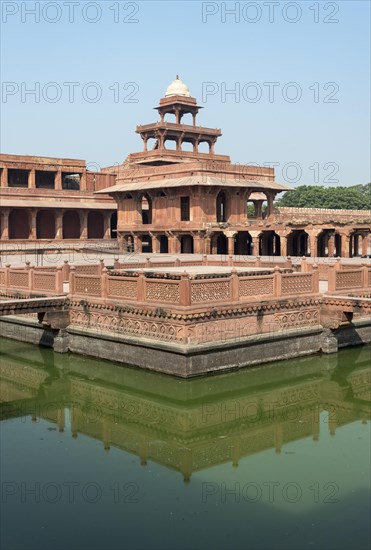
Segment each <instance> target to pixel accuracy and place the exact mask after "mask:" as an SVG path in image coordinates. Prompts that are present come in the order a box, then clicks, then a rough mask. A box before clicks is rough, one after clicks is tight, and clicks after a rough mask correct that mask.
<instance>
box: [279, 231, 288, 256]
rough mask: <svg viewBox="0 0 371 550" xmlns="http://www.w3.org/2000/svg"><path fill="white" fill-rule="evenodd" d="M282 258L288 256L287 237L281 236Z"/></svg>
mask: <svg viewBox="0 0 371 550" xmlns="http://www.w3.org/2000/svg"><path fill="white" fill-rule="evenodd" d="M280 246H281V256H287V237H286V236H284V235H282V236H280Z"/></svg>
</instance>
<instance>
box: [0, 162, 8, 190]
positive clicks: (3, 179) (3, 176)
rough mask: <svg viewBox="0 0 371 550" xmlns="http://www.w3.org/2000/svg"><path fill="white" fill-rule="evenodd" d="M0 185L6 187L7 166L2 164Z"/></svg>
mask: <svg viewBox="0 0 371 550" xmlns="http://www.w3.org/2000/svg"><path fill="white" fill-rule="evenodd" d="M0 186H1V187H8V168H7V167H6V166H4V167H3V168H2V169H1V185H0Z"/></svg>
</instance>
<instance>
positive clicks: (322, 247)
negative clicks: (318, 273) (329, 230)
mask: <svg viewBox="0 0 371 550" xmlns="http://www.w3.org/2000/svg"><path fill="white" fill-rule="evenodd" d="M326 241H327V235H326V232H325V231H321V233H320V234H319V235H318V237H317V256H319V257H324V256H326V248H327V242H326Z"/></svg>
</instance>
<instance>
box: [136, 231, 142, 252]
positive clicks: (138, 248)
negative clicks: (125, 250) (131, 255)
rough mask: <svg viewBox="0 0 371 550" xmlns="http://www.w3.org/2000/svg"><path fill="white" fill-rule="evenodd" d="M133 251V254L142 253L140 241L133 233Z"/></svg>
mask: <svg viewBox="0 0 371 550" xmlns="http://www.w3.org/2000/svg"><path fill="white" fill-rule="evenodd" d="M134 252H135V254H141V253H142V241H141V239H140V238H139V236H138V235H134Z"/></svg>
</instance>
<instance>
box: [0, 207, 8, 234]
mask: <svg viewBox="0 0 371 550" xmlns="http://www.w3.org/2000/svg"><path fill="white" fill-rule="evenodd" d="M0 215H1V227H0V231H1V233H0V239H1V240H8V239H9V210H8V209H5V208H2V209H1V213H0Z"/></svg>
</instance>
